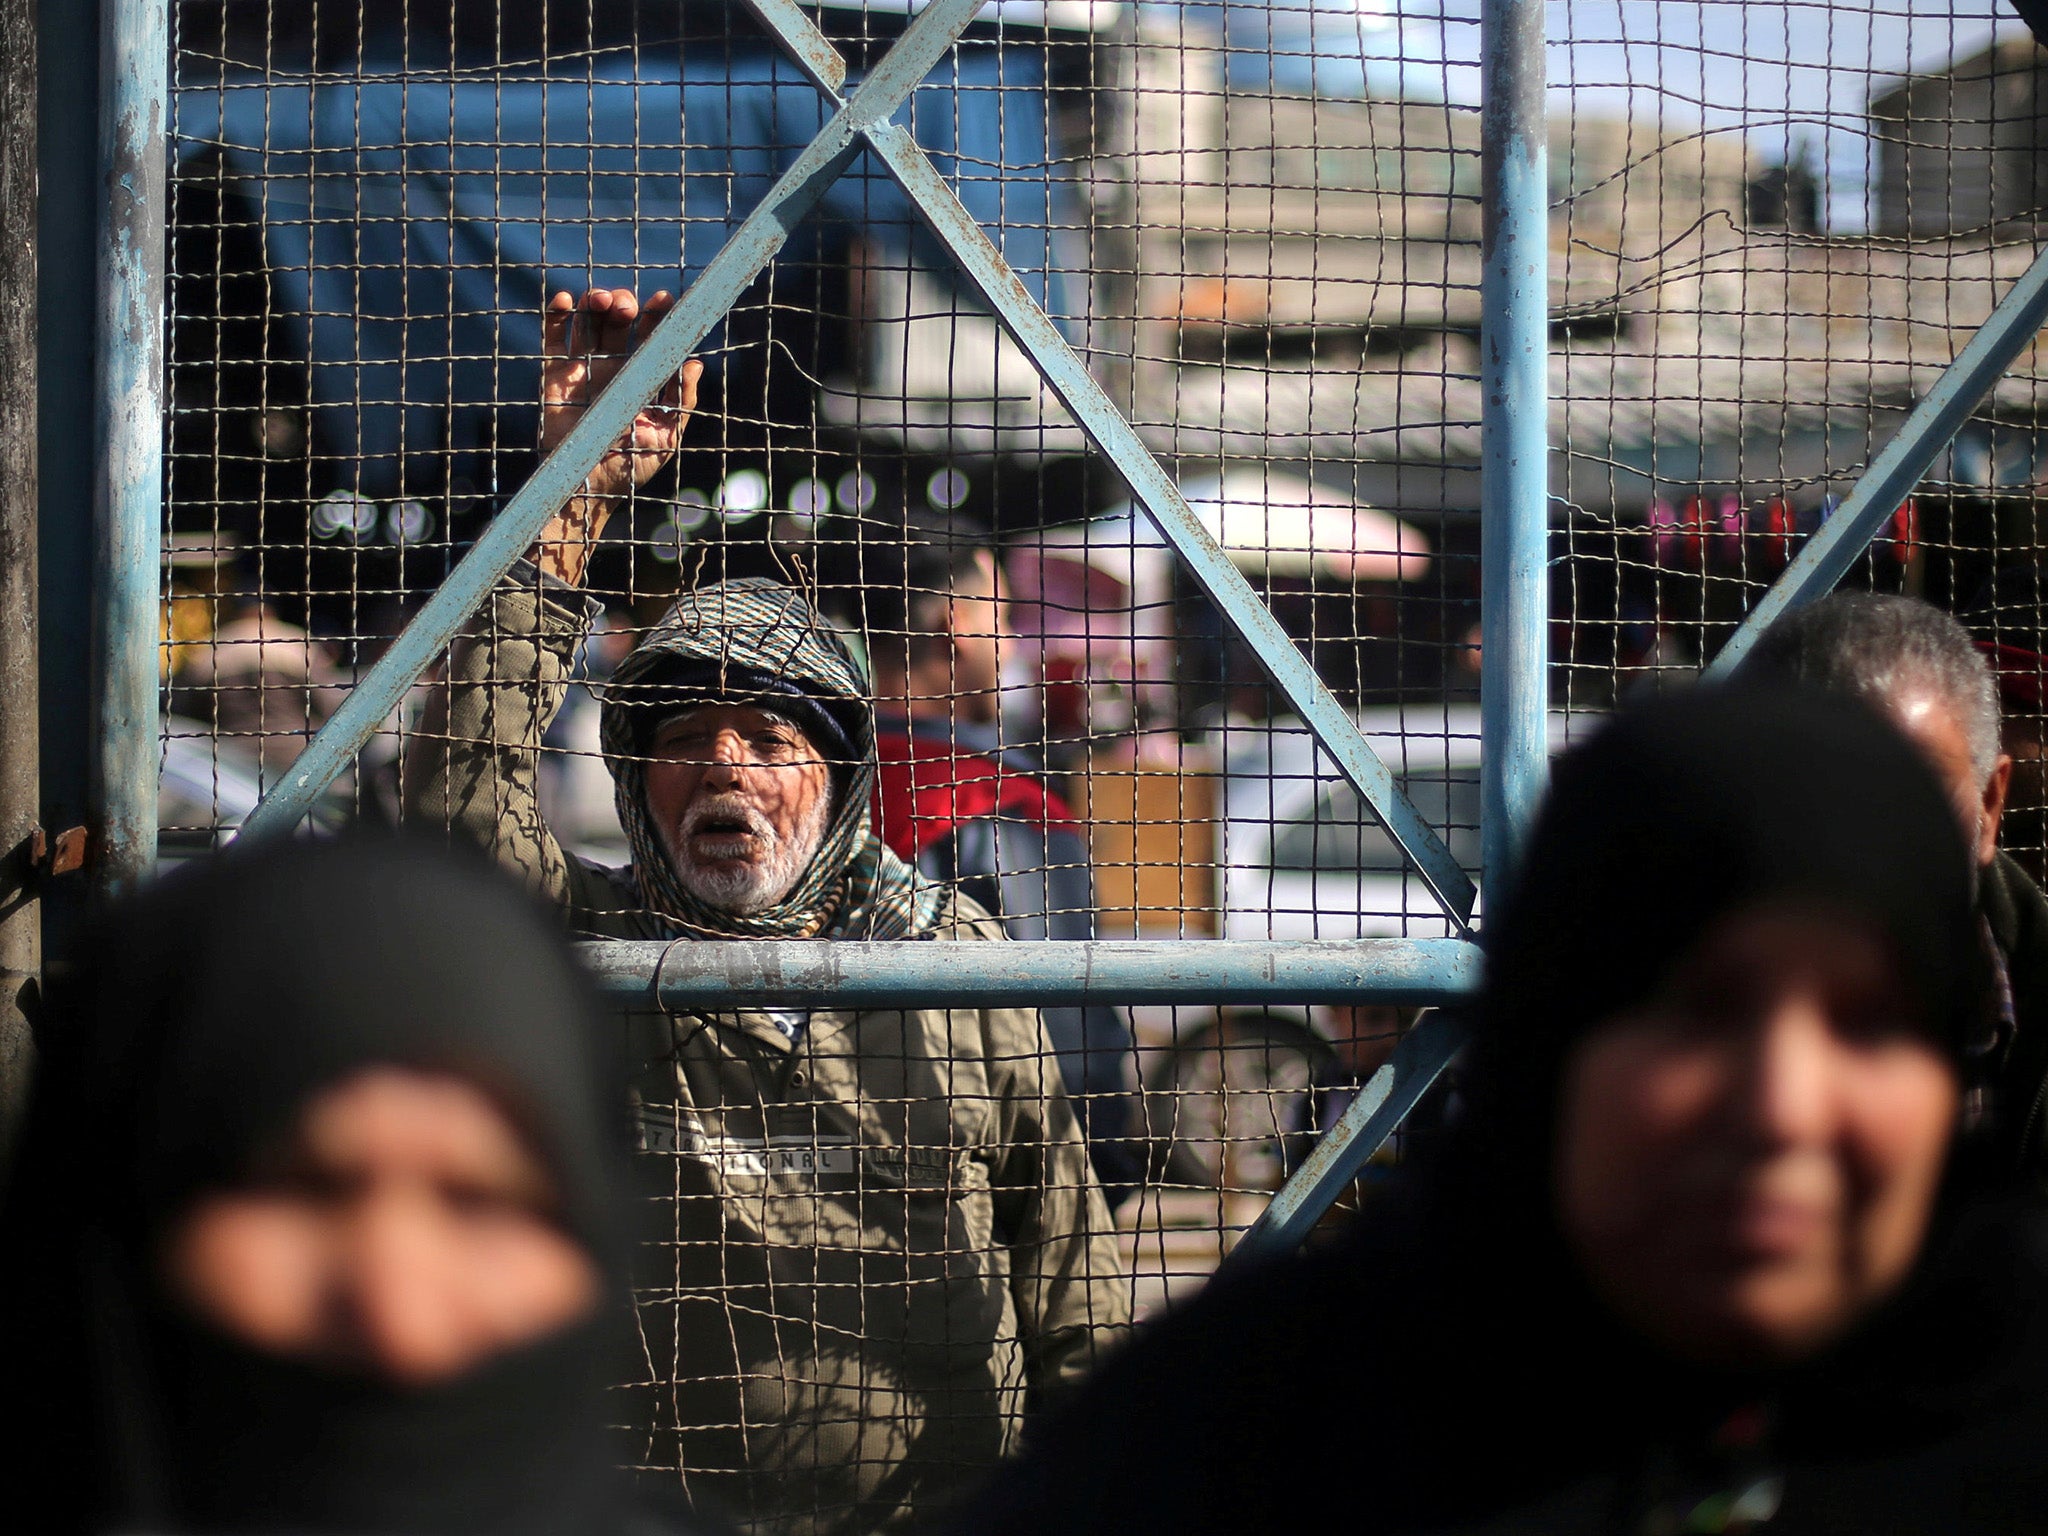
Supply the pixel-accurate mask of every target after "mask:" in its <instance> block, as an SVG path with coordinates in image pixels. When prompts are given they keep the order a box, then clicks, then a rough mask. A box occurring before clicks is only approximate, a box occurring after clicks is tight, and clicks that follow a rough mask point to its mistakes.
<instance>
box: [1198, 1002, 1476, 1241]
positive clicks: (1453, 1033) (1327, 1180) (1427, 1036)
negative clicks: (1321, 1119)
mask: <svg viewBox="0 0 2048 1536" xmlns="http://www.w3.org/2000/svg"><path fill="white" fill-rule="evenodd" d="M1470 1035H1471V1026H1470V1025H1468V1024H1467V1023H1466V1022H1465V1021H1464V1020H1462V1019H1460V1018H1457V1017H1454V1016H1452V1015H1449V1014H1441V1013H1438V1014H1431V1015H1430V1016H1429V1017H1428V1018H1426V1019H1424V1020H1422V1022H1421V1023H1419V1024H1417V1025H1416V1026H1415V1028H1413V1029H1411V1030H1410V1031H1409V1032H1408V1034H1407V1036H1406V1038H1404V1039H1403V1040H1402V1041H1401V1043H1400V1044H1399V1045H1397V1046H1396V1047H1395V1048H1394V1059H1393V1060H1392V1061H1390V1062H1388V1063H1387V1064H1386V1065H1385V1066H1384V1067H1381V1068H1380V1069H1379V1071H1377V1072H1375V1073H1373V1075H1372V1076H1371V1077H1370V1078H1369V1079H1367V1081H1366V1084H1365V1086H1364V1087H1363V1088H1361V1089H1359V1091H1358V1097H1356V1098H1355V1099H1353V1100H1352V1101H1351V1102H1350V1103H1349V1104H1347V1105H1346V1106H1345V1107H1344V1113H1343V1114H1342V1115H1341V1116H1340V1117H1339V1118H1338V1120H1337V1123H1336V1124H1335V1125H1333V1126H1331V1127H1330V1129H1329V1131H1328V1132H1327V1133H1326V1134H1325V1135H1324V1137H1323V1139H1322V1140H1321V1141H1319V1142H1317V1143H1316V1149H1315V1151H1313V1152H1311V1153H1310V1154H1309V1155H1308V1161H1306V1162H1305V1163H1303V1164H1302V1165H1301V1166H1300V1167H1299V1168H1297V1169H1296V1170H1295V1171H1294V1176H1293V1177H1292V1178H1290V1179H1289V1180H1288V1181H1287V1184H1286V1187H1285V1188H1283V1189H1282V1190H1281V1191H1280V1192H1279V1193H1278V1194H1277V1195H1275V1196H1274V1197H1273V1199H1272V1202H1271V1203H1270V1204H1269V1205H1267V1207H1266V1208H1265V1210H1263V1211H1261V1212H1260V1213H1259V1219H1258V1220H1257V1221H1255V1222H1253V1223H1252V1224H1251V1225H1250V1226H1249V1227H1247V1228H1246V1229H1245V1234H1244V1236H1243V1237H1241V1238H1239V1239H1238V1240H1237V1246H1236V1247H1234V1248H1232V1249H1231V1250H1230V1255H1229V1257H1228V1258H1226V1259H1225V1260H1224V1267H1226V1268H1227V1267H1229V1266H1231V1265H1238V1264H1250V1263H1255V1262H1257V1261H1258V1260H1259V1259H1261V1258H1274V1257H1277V1256H1278V1255H1280V1254H1284V1253H1287V1252H1289V1251H1291V1250H1292V1249H1295V1248H1298V1247H1300V1246H1301V1243H1302V1240H1303V1239H1304V1238H1306V1237H1307V1236H1308V1235H1309V1233H1310V1232H1311V1231H1312V1230H1314V1228H1315V1224H1316V1223H1317V1222H1318V1221H1321V1220H1322V1218H1323V1213H1324V1212H1325V1211H1327V1210H1329V1208H1330V1207H1331V1205H1332V1204H1334V1203H1335V1202H1336V1199H1337V1197H1338V1196H1339V1195H1341V1194H1342V1193H1343V1192H1344V1191H1345V1190H1346V1189H1347V1188H1349V1187H1350V1185H1351V1181H1352V1180H1353V1179H1356V1178H1357V1177H1358V1175H1359V1174H1360V1173H1361V1172H1362V1171H1363V1170H1364V1168H1365V1165H1366V1164H1367V1163H1368V1162H1370V1161H1371V1160H1372V1155H1373V1154H1374V1153H1375V1152H1377V1151H1379V1149H1380V1148H1381V1147H1382V1146H1383V1145H1385V1143H1386V1140H1387V1138H1388V1137H1389V1136H1391V1135H1393V1134H1394V1131H1395V1129H1396V1128H1397V1127H1398V1126H1399V1125H1400V1124H1401V1122H1402V1121H1403V1120H1405V1119H1407V1118H1408V1114H1409V1112H1410V1111H1411V1110H1413V1109H1414V1108H1415V1106H1416V1104H1417V1103H1419V1102H1420V1101H1421V1099H1422V1096H1423V1095H1424V1094H1425V1093H1427V1092H1429V1089H1430V1085H1431V1084H1433V1083H1434V1082H1435V1081H1436V1080H1437V1079H1438V1078H1439V1077H1440V1076H1442V1075H1443V1070H1444V1068H1445V1067H1448V1066H1449V1065H1450V1064H1451V1061H1452V1059H1453V1058H1454V1057H1455V1056H1456V1055H1457V1054H1458V1052H1459V1051H1461V1050H1463V1049H1464V1047H1465V1042H1466V1041H1467V1040H1468V1039H1469V1038H1470Z"/></svg>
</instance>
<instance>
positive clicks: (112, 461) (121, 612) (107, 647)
mask: <svg viewBox="0 0 2048 1536" xmlns="http://www.w3.org/2000/svg"><path fill="white" fill-rule="evenodd" d="M170 56H171V50H170V31H169V11H168V5H167V0H102V3H101V6H100V80H101V88H100V117H99V184H100V187H101V189H102V195H103V198H104V201H103V202H102V204H101V211H100V226H99V233H100V242H99V263H98V272H97V274H96V276H97V286H98V305H97V313H96V320H97V324H98V330H97V346H96V347H95V349H94V358H93V384H94V433H95V439H94V451H93V453H92V463H93V575H94V581H93V604H92V610H93V611H92V637H93V638H92V647H93V649H92V694H93V717H94V718H93V751H92V773H91V791H90V796H89V801H88V804H89V808H90V815H91V817H92V822H93V828H92V829H93V831H94V833H95V834H96V838H95V847H94V850H93V851H94V858H93V861H92V870H93V878H94V881H95V883H96V884H97V885H98V886H99V887H100V888H101V889H103V890H109V891H112V890H119V889H121V888H123V887H125V886H127V885H129V884H132V883H133V882H135V881H137V880H140V879H142V878H143V877H144V876H146V875H147V874H148V873H149V871H150V870H151V869H152V868H153V867H154V865H155V862H156V798H157V776H158V771H159V770H158V754H159V751H160V748H159V746H158V741H157V733H158V725H157V714H158V709H157V647H158V643H159V641H158V636H159V634H160V631H161V625H162V617H161V612H160V605H161V603H162V592H161V583H162V569H161V567H162V562H163V554H162V547H163V483H164V470H163V434H164V333H163V321H164V263H165V235H164V231H165V220H166V203H165V197H166V193H165V179H166V169H167V162H166V158H165V154H166V150H165V141H164V119H165V103H166V101H167V100H168V98H169V94H170Z"/></svg>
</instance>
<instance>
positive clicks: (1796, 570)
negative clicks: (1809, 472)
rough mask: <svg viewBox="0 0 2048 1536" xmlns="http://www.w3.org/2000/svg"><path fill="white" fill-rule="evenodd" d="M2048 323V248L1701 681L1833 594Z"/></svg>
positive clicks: (1720, 674) (1729, 668)
mask: <svg viewBox="0 0 2048 1536" xmlns="http://www.w3.org/2000/svg"><path fill="white" fill-rule="evenodd" d="M2044 323H2048V247H2043V248H2042V250H2041V252H2040V254H2038V255H2037V256H2035V258H2034V262H2033V265H2032V266H2030V267H2028V268H2027V270H2026V271H2025V272H2024V273H2023V274H2022V275H2021V276H2020V279H2019V281H2018V282H2016V283H2014V284H2013V285H2012V287H2010V288H2008V289H2007V290H2006V292H2005V297H2004V298H2002V299H2000V300H1999V301H1998V307H1997V308H1995V309H1994V310H1992V312H1991V314H1990V316H1989V317H1988V318H1987V319H1986V320H1985V322H1984V324H1983V325H1982V326H1980V327H1979V328H1978V330H1977V334H1976V335H1974V336H1972V337H1971V338H1970V340H1969V344H1968V345H1966V346H1965V347H1964V348H1963V350H1962V351H1960V352H1958V353H1957V354H1956V356H1955V360H1954V361H1953V362H1951V363H1950V364H1949V365H1948V367H1947V368H1945V369H1943V370H1942V374H1941V377H1940V378H1939V379H1937V380H1936V381H1935V384H1934V387H1933V388H1932V389H1930V390H1929V391H1928V392H1927V394H1926V396H1925V398H1923V399H1922V400H1921V402H1920V403H1919V404H1918V405H1917V406H1915V407H1914V408H1913V411H1912V414H1911V415H1909V416H1908V417H1907V418H1906V419H1905V421H1904V422H1902V423H1901V424H1900V426H1899V430H1898V433H1897V435H1895V436H1894V437H1893V438H1892V440H1891V441H1890V442H1888V443H1886V444H1885V445H1884V447H1883V448H1882V449H1881V450H1879V452H1878V455H1877V457H1876V458H1874V459H1872V460H1871V461H1870V467H1869V468H1868V469H1867V470H1865V471H1864V472H1863V477H1862V478H1861V479H1860V480H1858V481H1857V482H1856V487H1855V489H1854V490H1852V491H1851V492H1850V493H1849V498H1848V500H1846V501H1844V502H1843V503H1842V505H1841V507H1840V509H1839V510H1837V511H1836V513H1835V515H1834V516H1833V517H1831V518H1829V519H1828V520H1827V522H1826V523H1825V524H1824V525H1822V526H1821V528H1820V529H1818V530H1817V531H1816V532H1815V533H1814V535H1813V537H1812V538H1811V539H1809V540H1807V542H1806V545H1805V547H1804V548H1802V549H1801V550H1800V551H1799V554H1798V555H1797V557H1795V558H1794V559H1793V561H1792V563H1791V564H1790V565H1788V566H1787V567H1786V568H1785V573H1784V574H1783V575H1782V576H1780V577H1779V578H1778V579H1777V580H1776V581H1775V582H1773V583H1772V584H1771V588H1770V590H1769V591H1768V592H1766V593H1764V595H1763V597H1762V598H1761V599H1759V600H1758V602H1757V605H1756V606H1755V607H1754V608H1752V609H1750V611H1749V613H1748V616H1747V617H1745V618H1744V619H1743V621H1742V624H1741V625H1740V627H1739V628H1737V629H1736V631H1735V633H1734V634H1733V635H1731V636H1729V637H1728V641H1727V643H1726V644H1724V645H1723V646H1722V647H1721V649H1720V652H1719V653H1718V654H1717V655H1716V656H1715V657H1714V659H1713V661H1711V662H1710V663H1708V665H1707V667H1706V670H1705V671H1704V673H1703V674H1702V676H1704V677H1705V678H1707V679H1708V680H1713V679H1717V678H1724V677H1727V676H1728V675H1729V674H1730V673H1732V672H1734V671H1735V669H1736V668H1737V667H1739V666H1741V665H1742V661H1743V658H1744V657H1746V656H1747V655H1748V654H1749V650H1750V647H1751V646H1753V645H1754V644H1756V640H1757V637H1758V636H1759V635H1761V634H1762V633H1763V632H1764V631H1765V630H1766V629H1768V628H1770V627H1771V624H1772V622H1773V621H1774V620H1776V619H1777V618H1778V616H1779V615H1780V614H1784V613H1788V612H1790V611H1791V610H1792V609H1794V608H1797V607H1800V606H1801V605H1802V604H1805V603H1810V602H1813V601H1814V600H1815V599H1817V598H1822V597H1825V596H1827V595H1828V593H1830V592H1832V591H1833V590H1834V588H1835V583H1836V582H1838V581H1840V580H1841V579H1842V578H1843V577H1844V576H1845V575H1847V574H1848V572H1849V567H1850V566H1852V565H1854V564H1855V563H1856V560H1857V558H1858V557H1859V556H1860V555H1862V553H1863V551H1864V550H1865V549H1866V548H1867V547H1868V546H1869V544H1870V541H1871V540H1872V539H1874V538H1876V537H1877V535H1878V532H1879V530H1880V529H1882V528H1883V527H1884V525H1885V524H1886V522H1888V521H1889V520H1890V518H1891V516H1892V514H1893V513H1894V512H1895V511H1897V510H1898V506H1899V503H1900V502H1902V501H1904V500H1905V499H1906V497H1907V495H1909V494H1910V493H1911V491H1912V489H1913V487H1914V486H1915V485H1917V484H1919V483H1920V477H1921V476H1923V475H1925V474H1926V473H1927V471H1928V469H1929V468H1930V467H1931V466H1932V465H1933V463H1934V460H1935V458H1936V456H1937V455H1939V454H1940V452H1941V451H1942V449H1944V448H1946V447H1947V446H1948V444H1949V441H1950V439H1952V438H1953V437H1954V436H1955V435H1956V432H1957V431H1958V430H1959V429H1960V428H1961V427H1962V425H1963V423H1964V422H1965V421H1967V420H1968V419H1969V416H1970V413H1971V412H1972V411H1974V410H1975V409H1976V408H1977V404H1978V402H1979V401H1981V400H1982V399H1983V398H1984V396H1985V393H1986V392H1987V391H1989V390H1990V388H1991V386H1992V385H1994V384H1996V383H1997V382H1998V379H1999V376H2000V375H2001V374H2003V373H2004V372H2005V371H2006V369H2008V368H2010V367H2011V366H2012V363H2013V359H2015V358H2016V357H2018V356H2019V355H2020V353H2021V352H2022V351H2024V350H2025V349H2026V348H2027V347H2028V346H2030V345H2032V343H2033V341H2034V339H2035V338H2036V337H2037V336H2039V335H2040V333H2041V327H2042V325H2043V324H2044Z"/></svg>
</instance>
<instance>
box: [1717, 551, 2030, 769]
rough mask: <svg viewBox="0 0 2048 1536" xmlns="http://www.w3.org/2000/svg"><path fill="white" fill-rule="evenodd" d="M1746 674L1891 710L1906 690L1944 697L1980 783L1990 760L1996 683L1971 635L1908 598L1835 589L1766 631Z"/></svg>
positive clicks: (1994, 760)
mask: <svg viewBox="0 0 2048 1536" xmlns="http://www.w3.org/2000/svg"><path fill="white" fill-rule="evenodd" d="M1742 675H1743V676H1744V677H1777V678H1784V679H1787V680H1789V681H1792V682H1798V683H1804V684H1806V685H1808V686H1809V687H1814V688H1821V689H1825V690H1826V691H1828V692H1829V693H1841V694H1848V695H1850V696H1852V697H1854V698H1859V699H1862V700H1863V701H1864V702H1866V703H1868V704H1870V705H1872V706H1874V707H1875V708H1877V709H1880V710H1883V711H1885V712H1886V713H1888V714H1889V713H1891V712H1892V710H1893V707H1894V706H1895V705H1896V704H1897V703H1898V702H1899V701H1900V700H1901V698H1902V696H1903V695H1905V694H1907V693H1908V692H1911V691H1913V690H1916V689H1918V690H1924V691H1927V692H1931V693H1933V694H1934V695H1935V696H1936V697H1937V698H1940V699H1943V700H1945V701H1947V703H1948V706H1949V708H1951V709H1952V710H1954V711H1955V718H1956V721H1957V723H1958V724H1959V725H1961V726H1962V728H1963V731H1964V734H1965V735H1967V736H1968V737H1969V741H1970V766H1971V767H1972V768H1973V769H1974V770H1975V771H1976V774H1977V782H1978V783H1979V784H1983V783H1985V782H1986V781H1988V780H1989V779H1990V777H1991V771H1992V770H1993V769H1994V768H1996V767H1997V766H1998V683H1997V680H1996V679H1995V678H1994V677H1993V676H1992V675H1991V664H1990V663H1989V662H1987V661H1986V660H1985V659H1984V653H1983V652H1981V651H1979V650H1978V649H1977V646H1976V643H1975V642H1974V641H1972V640H1971V639H1970V633H1969V631H1968V630H1966V629H1964V628H1963V626H1962V625H1961V624H1959V623H1957V622H1956V620H1955V619H1954V618H1953V617H1952V616H1951V615H1949V614H1946V613H1944V612H1942V610H1941V609H1939V608H1936V607H1934V606H1933V605H1932V604H1931V603H1923V602H1921V601H1920V600H1919V599H1918V598H1915V597H1895V596H1892V595H1890V594H1887V593H1881V592H1837V593H1834V594H1833V595H1832V596H1829V597H1824V598H1822V599H1821V600H1820V601H1819V602H1817V603H1809V604H1807V606H1805V607H1804V608H1795V609H1794V610H1793V611H1792V612H1790V613H1788V614H1785V615H1784V616H1783V617H1782V618H1780V619H1779V620H1778V621H1777V622H1776V623H1774V624H1773V625H1771V627H1770V628H1769V629H1767V630H1765V631H1764V633H1763V635H1762V636H1761V637H1760V638H1759V639H1758V640H1757V642H1756V645H1755V646H1754V647H1753V648H1752V649H1751V650H1750V653H1749V658H1748V660H1747V661H1746V662H1745V663H1744V664H1743V668H1742Z"/></svg>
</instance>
